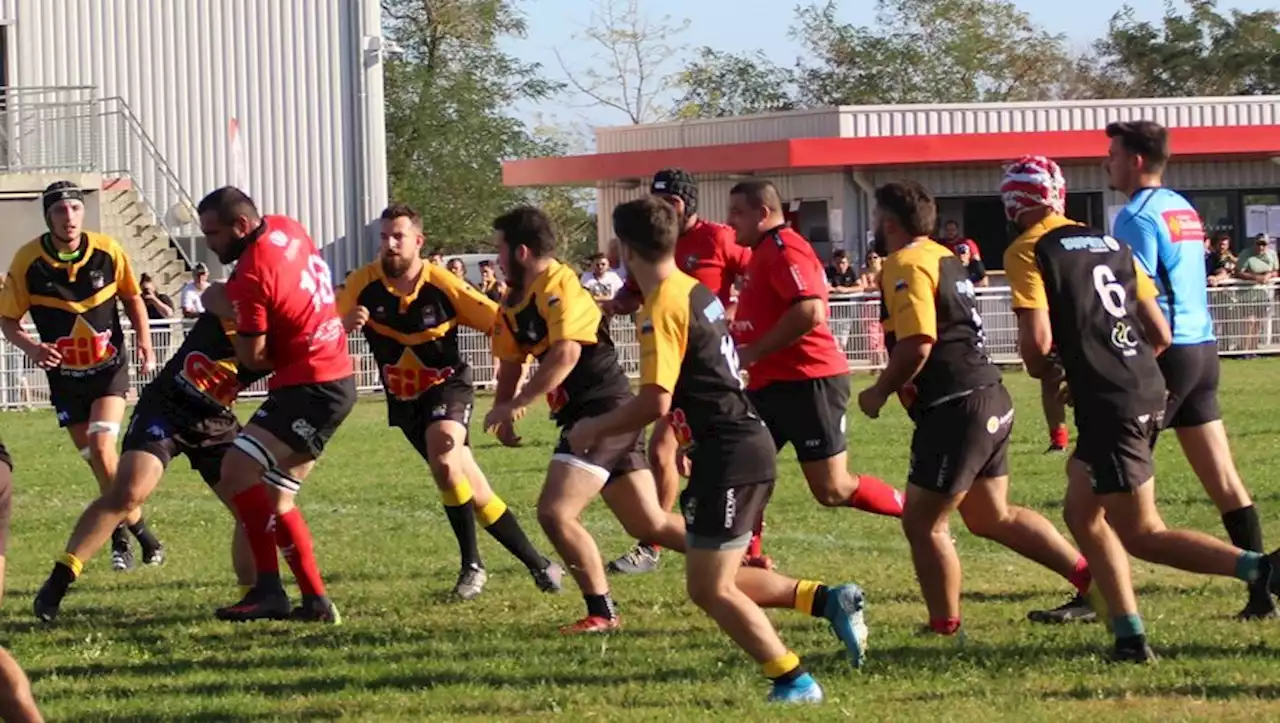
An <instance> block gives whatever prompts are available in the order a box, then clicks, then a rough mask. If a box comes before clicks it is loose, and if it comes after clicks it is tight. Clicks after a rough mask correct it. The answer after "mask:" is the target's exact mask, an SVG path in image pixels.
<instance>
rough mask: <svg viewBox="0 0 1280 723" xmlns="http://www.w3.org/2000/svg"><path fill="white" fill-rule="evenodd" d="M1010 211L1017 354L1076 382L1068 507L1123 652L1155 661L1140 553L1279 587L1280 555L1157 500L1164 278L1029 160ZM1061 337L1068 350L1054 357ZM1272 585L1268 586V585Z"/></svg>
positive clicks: (1011, 187) (1014, 172) (1011, 184)
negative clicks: (1244, 544) (1160, 287)
mask: <svg viewBox="0 0 1280 723" xmlns="http://www.w3.org/2000/svg"><path fill="white" fill-rule="evenodd" d="M1000 193H1001V196H1002V197H1003V199H1004V206H1005V213H1006V215H1007V216H1008V217H1009V220H1010V221H1012V222H1013V223H1014V224H1015V225H1016V226H1017V227H1018V228H1019V229H1020V230H1021V231H1022V233H1021V235H1020V236H1018V238H1017V239H1016V240H1015V241H1014V242H1013V243H1012V244H1011V245H1010V246H1009V248H1008V250H1006V251H1005V256H1004V265H1005V271H1006V274H1007V276H1008V278H1009V285H1010V286H1011V287H1012V293H1013V307H1014V311H1015V312H1016V313H1017V315H1018V348H1019V351H1020V353H1021V355H1022V359H1023V361H1024V362H1025V363H1026V366H1027V371H1028V373H1030V374H1031V375H1032V376H1034V377H1037V378H1045V377H1048V378H1050V379H1064V380H1065V381H1066V383H1067V384H1068V385H1069V389H1070V395H1071V398H1072V399H1073V400H1074V405H1075V410H1076V433H1077V441H1076V448H1075V451H1074V452H1073V453H1072V455H1071V458H1070V460H1069V461H1068V462H1067V495H1066V500H1065V503H1064V505H1063V514H1064V517H1065V518H1066V520H1067V526H1068V527H1069V528H1070V529H1071V533H1072V535H1074V536H1075V538H1076V542H1077V544H1079V545H1080V548H1081V550H1082V551H1083V552H1084V554H1085V557H1086V558H1088V560H1089V567H1090V569H1091V572H1092V574H1093V578H1094V582H1095V583H1096V584H1097V586H1098V590H1099V592H1100V593H1101V594H1102V596H1103V597H1104V598H1105V599H1106V601H1107V608H1108V610H1109V612H1110V614H1111V628H1112V631H1113V632H1114V633H1115V637H1116V641H1115V648H1114V651H1113V653H1112V659H1113V660H1116V661H1128V662H1147V661H1149V660H1152V659H1154V657H1155V656H1154V653H1152V652H1151V648H1150V647H1149V646H1148V645H1147V641H1146V636H1145V634H1144V630H1143V625H1142V618H1141V616H1140V615H1139V614H1138V604H1137V598H1136V596H1135V595H1134V592H1133V582H1132V579H1131V576H1130V571H1129V558H1128V556H1127V555H1126V551H1128V553H1131V554H1133V555H1134V556H1136V557H1139V558H1141V559H1143V560H1147V561H1148V562H1154V563H1157V564H1161V565H1168V566H1170V567H1175V568H1178V569H1181V570H1186V571H1188V572H1199V573H1205V574H1212V575H1222V576H1226V577H1236V578H1239V579H1240V580H1243V581H1244V582H1246V583H1250V584H1254V583H1258V584H1266V585H1268V586H1269V588H1270V589H1271V590H1272V591H1273V592H1275V591H1277V590H1280V585H1277V583H1280V576H1273V575H1272V569H1273V567H1274V564H1275V562H1274V561H1275V559H1276V556H1277V553H1272V555H1271V556H1267V555H1264V554H1262V553H1259V552H1254V551H1249V550H1242V549H1240V548H1236V547H1232V546H1230V545H1227V544H1225V543H1223V542H1220V541H1218V540H1215V539H1214V538H1212V537H1209V536H1208V535H1205V534H1203V533H1199V532H1191V531H1188V530H1170V529H1168V528H1167V527H1165V524H1164V520H1162V519H1161V518H1160V512H1159V510H1158V509H1157V508H1156V501H1155V476H1154V470H1153V467H1152V460H1151V452H1152V446H1153V445H1154V443H1155V439H1156V436H1157V435H1158V434H1159V430H1160V424H1161V419H1162V417H1163V415H1164V406H1165V400H1164V380H1163V379H1162V378H1161V375H1160V367H1159V365H1158V364H1157V363H1156V356H1157V355H1158V354H1159V353H1160V352H1162V351H1164V350H1165V349H1166V348H1167V347H1168V346H1169V342H1170V331H1169V325H1168V324H1167V323H1166V322H1165V319H1164V316H1163V315H1162V313H1161V311H1160V307H1159V306H1158V305H1157V303H1156V296H1157V292H1156V289H1155V286H1154V284H1152V283H1151V280H1150V279H1149V278H1148V277H1147V275H1146V274H1145V273H1144V272H1143V271H1142V268H1141V266H1140V265H1139V262H1138V261H1137V259H1135V258H1134V256H1133V253H1132V251H1131V250H1130V249H1129V247H1128V246H1126V245H1124V244H1121V243H1120V242H1119V241H1117V240H1115V239H1114V238H1112V237H1110V236H1107V235H1106V234H1104V233H1101V232H1099V231H1096V230H1093V229H1090V228H1088V227H1086V226H1083V225H1080V224H1077V223H1075V222H1073V221H1070V220H1068V219H1067V217H1066V216H1065V215H1063V213H1064V209H1065V207H1066V181H1065V180H1064V179H1063V177H1062V170H1061V169H1060V168H1059V167H1058V164H1056V163H1054V162H1053V161H1051V160H1049V159H1047V158H1044V157H1040V156H1029V157H1025V158H1022V159H1020V160H1018V161H1016V162H1015V163H1014V164H1012V165H1011V166H1009V168H1008V169H1007V170H1006V171H1005V175H1004V182H1003V184H1002V185H1001V188H1000ZM1055 343H1056V345H1057V349H1058V354H1059V356H1057V357H1054V356H1051V355H1050V349H1052V348H1053V346H1054V344H1055ZM1260 581H1261V582H1260Z"/></svg>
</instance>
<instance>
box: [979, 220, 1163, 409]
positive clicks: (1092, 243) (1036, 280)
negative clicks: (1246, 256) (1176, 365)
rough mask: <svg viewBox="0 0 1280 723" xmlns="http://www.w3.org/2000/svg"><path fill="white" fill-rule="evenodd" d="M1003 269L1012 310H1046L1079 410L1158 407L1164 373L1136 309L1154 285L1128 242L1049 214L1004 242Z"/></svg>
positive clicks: (1151, 295)
mask: <svg viewBox="0 0 1280 723" xmlns="http://www.w3.org/2000/svg"><path fill="white" fill-rule="evenodd" d="M1004 268H1005V275H1006V277H1007V278H1008V279H1009V286H1010V287H1011V289H1012V292H1013V308H1014V309H1015V310H1018V309H1045V310H1048V312H1049V322H1050V324H1051V325H1052V327H1053V341H1054V345H1055V346H1056V347H1057V350H1058V355H1059V357H1060V358H1061V359H1062V366H1063V369H1065V370H1066V373H1067V383H1068V384H1069V385H1070V386H1071V395H1072V397H1073V398H1074V400H1075V405H1076V408H1077V409H1085V410H1099V411H1105V412H1110V413H1114V414H1118V415H1122V416H1133V415H1141V414H1148V413H1151V412H1152V411H1154V410H1156V409H1159V408H1161V406H1162V405H1163V401H1164V377H1163V376H1161V374H1160V367H1159V366H1158V365H1157V364H1156V359H1155V355H1154V353H1153V350H1152V348H1151V345H1150V344H1149V343H1148V342H1147V338H1146V332H1145V331H1144V329H1143V327H1142V323H1141V321H1140V320H1139V318H1138V313H1137V307H1138V302H1139V301H1145V300H1149V299H1154V298H1156V287H1155V284H1154V283H1152V281H1151V279H1150V278H1149V277H1148V276H1147V275H1146V273H1144V272H1143V271H1142V269H1141V267H1139V266H1138V262H1137V260H1136V259H1135V258H1134V255H1133V251H1132V250H1131V249H1130V248H1129V247H1128V246H1126V245H1124V244H1122V243H1120V242H1119V241H1117V240H1116V239H1114V238H1112V237H1110V236H1108V235H1107V234H1105V233H1103V232H1101V231H1098V230H1095V229H1092V228H1089V227H1088V226H1084V225H1081V224H1078V223H1076V222H1075V221H1071V220H1070V219H1067V218H1065V217H1063V216H1050V217H1049V218H1047V219H1045V220H1044V221H1042V222H1041V223H1039V224H1037V225H1035V226H1033V227H1031V228H1029V229H1027V230H1026V231H1025V232H1024V233H1023V234H1022V235H1021V236H1019V237H1018V238H1017V239H1016V240H1015V241H1014V242H1013V243H1012V244H1011V245H1010V246H1009V248H1008V249H1007V250H1006V251H1005V254H1004Z"/></svg>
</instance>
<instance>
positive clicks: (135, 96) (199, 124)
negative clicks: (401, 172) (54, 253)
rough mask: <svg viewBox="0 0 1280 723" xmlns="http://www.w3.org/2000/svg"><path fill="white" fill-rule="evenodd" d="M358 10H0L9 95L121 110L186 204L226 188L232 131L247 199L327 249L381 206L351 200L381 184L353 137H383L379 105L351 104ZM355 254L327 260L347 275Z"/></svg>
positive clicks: (210, 2)
mask: <svg viewBox="0 0 1280 723" xmlns="http://www.w3.org/2000/svg"><path fill="white" fill-rule="evenodd" d="M366 5H371V6H372V7H373V8H374V12H375V13H376V8H377V6H378V2H377V0H2V2H0V19H4V20H8V21H11V22H12V26H11V28H10V33H11V34H10V38H11V39H12V42H11V47H12V51H11V61H12V62H11V70H10V84H11V85H15V86H65V85H86V86H94V87H96V88H97V89H98V95H99V97H104V98H105V97H111V96H120V97H122V98H123V99H124V100H125V102H127V103H128V104H129V106H130V107H131V108H132V110H133V112H134V113H135V114H136V115H137V116H138V118H139V120H140V121H141V123H142V125H143V127H144V128H145V129H146V131H147V133H148V134H149V135H150V136H151V138H152V139H153V140H154V141H155V143H156V145H157V147H158V148H159V150H160V153H161V154H162V155H163V156H164V158H165V159H166V160H167V161H168V163H169V164H170V165H171V166H172V168H173V169H174V171H175V172H176V174H177V176H178V177H179V179H180V180H181V182H182V184H183V186H184V187H185V189H186V190H187V192H188V193H190V194H191V196H192V197H193V198H194V199H196V200H199V198H200V197H201V196H202V195H203V194H204V193H206V192H207V191H210V190H212V189H214V188H216V187H218V186H220V185H224V184H227V183H229V182H231V175H232V173H231V153H230V150H229V142H228V123H229V121H230V120H231V118H233V117H234V118H237V119H239V122H240V132H241V136H242V138H243V141H244V143H245V147H246V151H247V157H248V176H249V182H248V184H247V186H248V188H247V189H246V190H248V191H249V192H250V193H251V194H252V195H253V196H254V197H255V199H256V200H257V201H258V202H259V205H260V206H261V207H262V209H263V210H264V211H266V212H273V213H285V214H289V215H292V216H295V217H297V218H298V219H299V220H301V221H302V222H303V223H304V224H305V225H306V226H307V228H308V229H309V230H310V232H311V234H312V236H313V237H314V238H315V240H316V243H317V244H320V245H330V244H334V243H337V242H339V241H341V240H344V239H346V238H348V237H356V238H358V237H359V236H360V235H362V234H364V232H365V228H366V226H367V225H368V224H369V223H370V222H371V221H372V218H373V215H372V214H376V212H377V210H378V208H380V206H381V205H383V204H385V202H386V199H385V197H384V198H369V197H368V195H369V192H367V191H366V192H364V193H363V194H361V190H360V189H362V188H366V187H372V188H374V189H375V190H376V189H377V188H379V186H380V187H381V188H382V189H385V182H381V183H380V184H372V185H370V184H369V183H368V181H367V177H368V176H370V175H373V176H376V175H378V174H381V175H385V158H371V157H370V154H369V153H367V152H366V148H368V147H369V142H368V141H367V139H366V138H365V137H364V136H363V135H362V132H361V129H362V128H363V127H372V126H377V127H378V128H381V124H380V122H378V121H370V120H369V118H370V113H373V114H376V115H377V116H378V117H380V114H381V113H382V109H381V97H380V93H379V97H378V98H377V99H376V104H373V105H376V107H372V106H370V107H362V106H360V105H358V104H360V103H361V97H360V93H359V84H360V82H361V81H362V79H363V78H366V77H368V76H367V75H366V74H364V68H363V67H362V63H363V51H362V45H361V35H362V34H371V35H376V34H379V33H380V28H378V27H377V26H376V23H375V24H374V26H373V27H369V24H370V23H369V19H370V17H371V15H370V13H369V12H368V10H369V9H370V8H368V7H366ZM372 17H377V16H376V14H374V15H372ZM372 72H376V73H379V74H380V73H381V66H380V64H376V63H375V64H374V69H373V71H372ZM379 90H380V85H379ZM370 101H371V103H372V101H373V99H372V98H370ZM362 124H364V125H362ZM376 146H377V148H379V149H380V148H381V142H380V141H379V142H378V143H377V144H376ZM374 155H376V153H375V154H374ZM381 193H382V195H384V196H385V190H382V191H381ZM356 194H361V196H360V197H357V195H356ZM374 195H377V194H376V192H375V194H374ZM371 209H372V210H371ZM365 245H367V244H360V243H355V244H352V243H350V242H348V243H344V244H342V247H341V248H337V249H333V250H331V252H330V253H331V254H332V255H331V259H330V260H331V262H336V263H335V265H336V266H338V267H339V268H346V267H349V266H350V265H351V264H353V263H355V262H357V261H358V260H359V258H360V257H362V256H367V255H368V251H369V250H368V249H367V248H363V246H365Z"/></svg>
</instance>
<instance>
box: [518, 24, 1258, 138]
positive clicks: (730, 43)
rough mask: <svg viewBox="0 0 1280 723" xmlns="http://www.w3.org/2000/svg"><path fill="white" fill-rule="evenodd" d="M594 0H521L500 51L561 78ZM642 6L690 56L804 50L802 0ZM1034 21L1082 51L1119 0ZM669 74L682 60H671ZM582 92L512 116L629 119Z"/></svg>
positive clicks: (560, 121)
mask: <svg viewBox="0 0 1280 723" xmlns="http://www.w3.org/2000/svg"><path fill="white" fill-rule="evenodd" d="M594 2H595V0H520V7H521V9H522V10H523V11H524V12H525V15H526V19H527V22H528V26H529V28H528V30H529V32H528V37H527V38H525V39H520V40H512V41H509V42H508V43H507V44H506V47H507V50H508V51H509V52H511V53H513V54H514V55H516V56H517V57H519V58H521V59H523V60H525V61H528V62H537V63H541V64H542V65H543V68H544V70H545V71H546V72H547V74H548V75H549V76H551V77H554V78H559V79H563V77H564V72H563V71H562V70H561V66H560V62H559V60H558V59H557V58H556V50H557V49H559V50H560V53H561V55H562V56H563V57H564V59H565V61H566V62H567V63H568V65H569V67H570V68H571V69H572V68H575V67H586V66H588V65H589V64H590V63H591V62H592V53H591V51H590V50H588V49H587V47H586V46H585V45H584V44H583V43H579V42H577V41H575V39H574V36H575V35H576V34H579V33H581V31H582V29H583V27H584V26H585V25H586V24H587V21H588V19H589V8H590V7H591V5H592V4H593V3H594ZM639 2H640V7H641V10H642V11H643V12H645V13H647V14H648V15H649V17H650V18H653V19H658V18H661V17H663V16H670V17H671V18H672V20H674V21H675V23H674V24H678V23H679V22H680V21H682V20H684V19H688V20H689V21H690V26H689V29H688V30H686V31H685V32H684V33H683V34H682V35H680V36H679V37H678V40H677V42H680V43H683V44H685V45H687V46H688V50H687V51H686V52H687V54H688V56H689V57H692V56H693V53H694V51H695V49H697V48H699V47H702V46H709V47H712V48H715V49H717V50H723V51H729V52H742V51H755V50H759V49H764V50H765V51H766V54H767V55H768V56H769V57H770V58H772V59H773V60H774V62H776V63H779V64H781V65H786V66H789V65H791V64H793V63H794V62H795V59H796V58H797V57H800V56H801V55H802V54H803V53H804V48H803V47H802V46H801V45H800V44H798V43H796V42H794V41H792V40H791V39H790V38H789V37H787V29H788V28H789V27H790V26H791V23H792V19H793V18H794V16H795V13H794V8H795V7H796V5H797V4H798V3H805V4H807V3H808V0H781V1H779V0H772V1H770V0H639ZM1015 4H1016V5H1018V6H1019V7H1021V8H1022V9H1023V10H1025V11H1027V12H1028V13H1030V15H1031V17H1032V18H1033V19H1034V20H1035V21H1036V22H1037V23H1039V24H1040V25H1041V26H1043V27H1045V28H1048V29H1050V30H1057V31H1058V32H1062V33H1065V34H1066V36H1067V38H1068V39H1069V40H1070V41H1071V42H1072V43H1073V44H1074V45H1076V46H1077V47H1079V48H1081V49H1083V48H1085V47H1087V44H1088V43H1089V42H1090V41H1091V40H1092V39H1094V38H1096V37H1098V36H1100V35H1102V33H1103V32H1105V31H1106V28H1107V24H1108V22H1109V21H1110V19H1111V16H1112V15H1113V14H1114V13H1115V12H1116V11H1117V10H1119V9H1120V7H1121V5H1122V4H1123V3H1121V2H1116V1H1110V2H1108V1H1104V0H1069V1H1068V2H1050V1H1049V0H1015ZM1129 4H1130V5H1131V6H1132V7H1133V8H1134V10H1135V11H1136V12H1137V14H1138V16H1139V17H1140V18H1141V19H1144V20H1152V21H1155V20H1158V19H1159V18H1160V17H1161V16H1162V15H1163V8H1164V0H1129ZM1274 6H1275V0H1220V2H1219V7H1220V8H1239V9H1241V10H1245V11H1250V10H1261V9H1264V8H1271V7H1274ZM874 13H875V1H874V0H840V15H841V19H842V20H844V21H845V22H854V23H858V24H871V23H872V22H874ZM672 66H673V67H672V69H671V70H672V71H673V72H675V71H678V70H679V69H680V67H682V64H678V63H675V62H673V63H672ZM588 106H589V101H588V100H587V99H586V98H584V97H582V96H575V95H573V94H567V95H566V97H560V98H556V99H554V100H552V101H546V102H542V103H538V104H524V105H523V106H522V107H520V108H518V113H519V115H520V117H521V118H522V119H524V120H525V121H526V122H527V123H529V124H530V125H537V124H539V123H545V124H553V125H559V126H574V127H576V129H577V130H578V132H580V133H586V132H588V130H589V129H590V128H591V127H593V126H610V125H623V124H626V123H628V122H629V120H628V119H627V117H626V116H625V115H623V114H621V113H620V112H618V111H612V110H607V109H600V108H591V107H588Z"/></svg>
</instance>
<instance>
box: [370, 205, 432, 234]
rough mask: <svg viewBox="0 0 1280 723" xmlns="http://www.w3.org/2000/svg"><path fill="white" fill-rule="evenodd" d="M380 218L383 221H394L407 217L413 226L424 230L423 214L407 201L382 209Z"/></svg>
mask: <svg viewBox="0 0 1280 723" xmlns="http://www.w3.org/2000/svg"><path fill="white" fill-rule="evenodd" d="M379 218H380V219H381V220H383V221H394V220H396V219H397V218H407V219H409V223H412V224H413V227H414V228H416V229H418V230H419V231H421V230H422V215H421V214H419V213H418V212H417V211H415V210H414V209H413V207H412V206H410V205H409V204H407V203H393V204H391V205H390V206H387V207H386V208H384V209H382V215H381V216H379Z"/></svg>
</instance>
